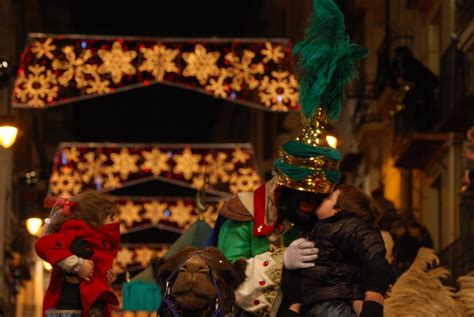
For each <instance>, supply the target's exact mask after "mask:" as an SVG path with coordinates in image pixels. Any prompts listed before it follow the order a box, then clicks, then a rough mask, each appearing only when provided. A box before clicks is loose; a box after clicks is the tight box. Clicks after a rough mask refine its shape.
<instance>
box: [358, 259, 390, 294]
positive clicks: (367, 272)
mask: <svg viewBox="0 0 474 317" xmlns="http://www.w3.org/2000/svg"><path fill="white" fill-rule="evenodd" d="M394 281H395V273H394V271H393V269H392V267H391V266H390V264H388V262H387V260H385V258H384V257H380V256H378V257H377V258H374V259H372V260H371V261H370V262H369V263H368V264H367V266H366V267H365V268H364V269H363V271H362V285H363V287H364V289H365V291H373V292H377V293H380V294H382V295H384V294H385V293H386V292H387V290H388V288H389V286H390V284H393V283H394Z"/></svg>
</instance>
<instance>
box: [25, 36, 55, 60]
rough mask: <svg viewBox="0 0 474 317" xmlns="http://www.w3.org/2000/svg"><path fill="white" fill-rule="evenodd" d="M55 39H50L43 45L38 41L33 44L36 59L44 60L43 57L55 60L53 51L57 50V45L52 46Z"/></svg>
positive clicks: (32, 49)
mask: <svg viewBox="0 0 474 317" xmlns="http://www.w3.org/2000/svg"><path fill="white" fill-rule="evenodd" d="M52 42H53V39H52V38H51V37H48V38H47V39H46V40H45V41H44V42H43V43H41V42H40V41H36V42H34V43H33V45H32V48H31V51H32V52H33V53H35V54H36V58H42V57H43V55H44V56H46V57H47V58H49V59H53V57H54V55H53V53H52V52H53V51H54V50H55V49H56V46H55V45H52V44H51V43H52Z"/></svg>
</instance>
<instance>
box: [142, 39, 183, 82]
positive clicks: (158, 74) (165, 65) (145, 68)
mask: <svg viewBox="0 0 474 317" xmlns="http://www.w3.org/2000/svg"><path fill="white" fill-rule="evenodd" d="M140 51H141V52H142V53H143V56H144V57H145V60H144V61H143V63H142V64H141V65H140V67H139V68H138V70H139V71H141V72H149V73H151V74H153V76H155V79H156V80H157V81H162V80H163V78H164V77H165V74H166V73H178V72H179V69H178V67H176V64H175V63H174V59H175V58H176V55H178V54H179V50H173V49H168V48H166V46H164V45H161V44H158V45H154V46H153V47H152V48H146V47H142V48H140Z"/></svg>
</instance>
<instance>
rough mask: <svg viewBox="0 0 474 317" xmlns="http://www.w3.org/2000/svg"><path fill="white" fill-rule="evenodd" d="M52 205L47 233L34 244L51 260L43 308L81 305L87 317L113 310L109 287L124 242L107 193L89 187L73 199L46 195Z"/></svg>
mask: <svg viewBox="0 0 474 317" xmlns="http://www.w3.org/2000/svg"><path fill="white" fill-rule="evenodd" d="M45 206H46V207H52V208H53V209H52V212H51V216H50V222H49V223H48V225H47V227H46V229H45V236H43V237H42V238H40V239H39V240H38V241H37V242H36V244H35V248H36V252H37V253H38V255H39V257H40V258H42V259H43V260H45V261H47V262H49V263H50V264H51V265H52V266H53V271H52V274H51V280H50V283H49V287H48V290H47V291H46V294H45V297H44V304H43V312H45V311H46V310H48V309H53V308H54V309H76V310H82V314H83V315H82V316H84V317H88V316H90V317H96V316H110V311H109V305H118V300H117V297H116V296H115V295H114V293H113V292H112V291H111V290H110V287H109V284H108V281H109V279H110V269H111V267H112V262H113V261H114V258H115V256H116V254H117V251H118V249H119V244H120V229H119V223H118V222H114V221H115V218H116V217H117V216H118V214H119V209H118V208H117V206H116V205H115V203H114V202H113V201H112V200H111V199H109V198H108V197H107V196H106V195H103V194H100V193H98V192H95V191H88V192H84V193H82V194H79V195H77V196H74V197H72V198H71V199H63V198H53V197H47V198H46V199H45Z"/></svg>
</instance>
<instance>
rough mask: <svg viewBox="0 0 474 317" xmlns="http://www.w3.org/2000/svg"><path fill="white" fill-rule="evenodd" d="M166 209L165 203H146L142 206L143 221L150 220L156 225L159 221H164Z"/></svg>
mask: <svg viewBox="0 0 474 317" xmlns="http://www.w3.org/2000/svg"><path fill="white" fill-rule="evenodd" d="M167 207H168V204H166V203H159V202H157V201H152V202H151V203H146V204H144V205H143V208H145V216H144V218H145V219H150V222H151V223H152V224H154V225H156V224H157V223H158V222H159V221H160V220H162V219H166V216H165V211H166V208H167Z"/></svg>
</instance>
